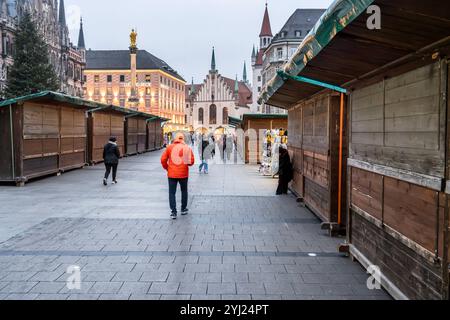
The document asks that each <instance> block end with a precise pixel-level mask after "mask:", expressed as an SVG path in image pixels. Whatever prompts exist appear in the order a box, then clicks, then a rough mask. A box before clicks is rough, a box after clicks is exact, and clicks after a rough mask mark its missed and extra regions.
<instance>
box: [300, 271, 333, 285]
mask: <svg viewBox="0 0 450 320" xmlns="http://www.w3.org/2000/svg"><path fill="white" fill-rule="evenodd" d="M301 276H302V279H303V282H304V283H309V284H329V283H330V279H329V276H328V275H327V274H324V273H311V274H302V275H301Z"/></svg>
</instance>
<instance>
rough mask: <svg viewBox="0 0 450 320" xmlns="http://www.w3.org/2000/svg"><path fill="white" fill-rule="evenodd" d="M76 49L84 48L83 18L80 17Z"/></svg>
mask: <svg viewBox="0 0 450 320" xmlns="http://www.w3.org/2000/svg"><path fill="white" fill-rule="evenodd" d="M78 49H86V44H85V42H84V31H83V18H81V19H80V33H79V35H78Z"/></svg>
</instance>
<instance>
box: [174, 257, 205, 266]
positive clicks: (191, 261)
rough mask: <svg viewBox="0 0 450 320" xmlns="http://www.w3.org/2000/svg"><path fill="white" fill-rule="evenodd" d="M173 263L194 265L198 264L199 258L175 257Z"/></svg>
mask: <svg viewBox="0 0 450 320" xmlns="http://www.w3.org/2000/svg"><path fill="white" fill-rule="evenodd" d="M175 263H179V264H182V263H184V264H186V265H189V264H196V263H199V257H198V256H177V257H176V258H175Z"/></svg>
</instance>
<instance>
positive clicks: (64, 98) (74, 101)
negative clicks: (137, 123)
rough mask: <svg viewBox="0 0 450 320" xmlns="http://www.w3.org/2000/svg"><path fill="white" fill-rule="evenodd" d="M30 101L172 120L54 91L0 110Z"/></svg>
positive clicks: (11, 102)
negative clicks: (54, 102) (58, 103)
mask: <svg viewBox="0 0 450 320" xmlns="http://www.w3.org/2000/svg"><path fill="white" fill-rule="evenodd" d="M30 100H39V101H46V102H51V101H58V102H62V103H68V104H71V105H76V106H80V107H87V108H88V112H96V111H102V110H103V111H104V110H114V111H117V112H122V113H124V114H127V115H130V116H142V117H145V118H157V119H161V120H162V121H169V120H170V119H166V118H162V117H159V116H155V115H153V114H150V113H145V112H139V111H134V110H130V109H126V108H122V107H118V106H114V105H106V104H103V103H99V102H95V101H89V100H84V99H81V98H79V97H73V96H69V95H66V94H63V93H58V92H53V91H42V92H39V93H34V94H30V95H26V96H22V97H17V98H14V99H8V100H4V101H1V102H0V108H1V107H6V106H9V105H14V104H17V103H19V102H24V101H30Z"/></svg>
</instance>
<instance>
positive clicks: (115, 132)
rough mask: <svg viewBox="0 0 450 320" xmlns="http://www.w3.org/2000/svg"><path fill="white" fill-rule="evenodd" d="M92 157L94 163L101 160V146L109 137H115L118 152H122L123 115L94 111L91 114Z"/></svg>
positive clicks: (102, 146)
mask: <svg viewBox="0 0 450 320" xmlns="http://www.w3.org/2000/svg"><path fill="white" fill-rule="evenodd" d="M92 121H93V124H92V125H93V128H92V135H93V136H92V137H90V138H91V139H92V155H91V157H92V159H90V161H92V162H94V163H98V162H102V161H103V148H104V146H105V144H106V143H107V142H108V140H109V138H110V137H116V138H117V146H118V147H119V150H120V154H121V155H123V154H124V149H125V146H124V143H125V142H124V140H125V139H124V116H123V115H121V114H116V113H111V112H108V111H105V112H96V113H94V114H93V115H92Z"/></svg>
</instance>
